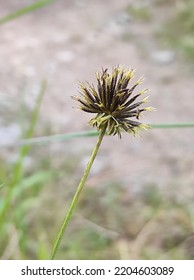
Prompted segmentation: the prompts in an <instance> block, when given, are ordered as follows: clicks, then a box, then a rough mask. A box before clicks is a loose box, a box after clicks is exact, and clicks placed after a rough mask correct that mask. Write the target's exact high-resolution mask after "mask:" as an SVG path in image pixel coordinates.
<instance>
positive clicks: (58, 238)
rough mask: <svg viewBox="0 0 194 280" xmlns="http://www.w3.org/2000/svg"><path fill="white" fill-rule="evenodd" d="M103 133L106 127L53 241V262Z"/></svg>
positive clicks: (100, 139)
mask: <svg viewBox="0 0 194 280" xmlns="http://www.w3.org/2000/svg"><path fill="white" fill-rule="evenodd" d="M105 132H106V126H105V127H104V128H103V129H102V130H101V132H100V134H99V137H98V141H97V143H96V145H95V147H94V149H93V152H92V154H91V157H90V159H89V161H88V164H87V166H86V169H85V171H84V174H83V176H82V178H81V181H80V183H79V185H78V187H77V190H76V193H75V195H74V197H73V199H72V201H71V204H70V207H69V209H68V211H67V214H66V216H65V218H64V220H63V224H62V226H61V228H60V230H59V233H58V235H57V238H56V241H55V244H54V247H53V250H52V253H51V260H53V259H54V258H55V256H56V253H57V250H58V248H59V245H60V243H61V239H62V237H63V235H64V233H65V230H66V228H67V225H68V223H69V221H70V219H71V216H72V212H73V210H74V208H75V206H76V204H77V201H78V198H79V196H80V193H81V191H82V189H83V186H84V183H85V181H86V179H87V177H88V174H89V172H90V169H91V167H92V164H93V162H94V160H95V157H96V155H97V153H98V150H99V147H100V144H101V142H102V139H103V137H104V135H105Z"/></svg>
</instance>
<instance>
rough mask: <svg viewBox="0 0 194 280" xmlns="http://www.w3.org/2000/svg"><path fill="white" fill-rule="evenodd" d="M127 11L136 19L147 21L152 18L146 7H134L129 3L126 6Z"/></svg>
mask: <svg viewBox="0 0 194 280" xmlns="http://www.w3.org/2000/svg"><path fill="white" fill-rule="evenodd" d="M127 13H128V14H129V15H130V16H132V17H133V18H134V19H135V20H138V21H143V22H149V21H150V20H151V19H152V15H151V13H150V10H149V8H147V7H136V6H135V5H129V6H128V7H127Z"/></svg>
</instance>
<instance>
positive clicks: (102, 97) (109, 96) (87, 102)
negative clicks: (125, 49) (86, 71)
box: [73, 66, 154, 137]
mask: <svg viewBox="0 0 194 280" xmlns="http://www.w3.org/2000/svg"><path fill="white" fill-rule="evenodd" d="M134 74H135V71H134V70H133V69H130V70H129V69H124V68H122V67H121V66H117V67H115V68H113V71H112V73H111V74H110V73H109V72H108V69H105V70H102V73H101V74H100V73H96V78H97V89H96V88H95V87H94V86H93V85H90V84H89V83H87V86H85V85H84V84H83V83H80V90H81V92H80V94H81V96H74V97H73V98H74V99H76V100H77V101H78V102H79V103H80V109H81V110H83V111H85V112H88V113H96V114H97V115H96V116H95V117H94V118H92V119H91V120H90V121H89V123H90V124H91V125H93V126H95V127H97V129H98V130H101V129H102V128H103V127H105V126H106V127H107V134H109V135H115V134H118V136H119V137H121V131H122V130H125V131H127V132H129V133H133V134H136V133H137V132H138V131H139V130H141V129H147V128H148V127H149V126H148V125H146V124H142V123H140V122H138V121H135V120H133V119H132V118H136V119H139V117H140V116H141V113H142V112H144V111H152V110H154V108H152V107H147V108H140V106H141V105H142V104H144V103H147V102H148V101H149V100H148V97H145V98H144V99H143V100H141V101H138V102H135V101H136V99H137V98H138V97H139V96H141V95H142V94H144V93H146V92H147V91H148V89H143V90H141V91H140V92H139V93H137V94H136V95H134V96H133V97H132V93H133V91H134V90H135V88H136V87H137V86H138V85H140V84H141V83H142V82H143V78H140V79H139V80H138V81H137V82H136V83H135V84H134V85H133V86H132V87H128V84H129V82H130V80H131V79H132V78H133V77H134Z"/></svg>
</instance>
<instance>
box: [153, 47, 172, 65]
mask: <svg viewBox="0 0 194 280" xmlns="http://www.w3.org/2000/svg"><path fill="white" fill-rule="evenodd" d="M175 58H176V53H175V51H173V50H162V51H155V52H153V53H152V55H151V59H152V60H153V61H154V62H156V63H157V64H159V65H166V64H170V63H172V62H174V61H175Z"/></svg>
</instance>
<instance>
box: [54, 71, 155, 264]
mask: <svg viewBox="0 0 194 280" xmlns="http://www.w3.org/2000/svg"><path fill="white" fill-rule="evenodd" d="M134 74H135V71H134V70H133V69H124V68H122V67H121V66H117V67H115V68H113V70H112V73H109V72H108V69H105V70H102V73H96V79H97V87H96V88H95V87H94V86H93V85H90V84H89V83H87V85H85V84H83V83H80V96H74V97H73V98H74V99H75V100H76V101H77V102H78V103H79V108H80V109H81V110H83V111H85V112H88V113H93V114H96V116H95V117H94V118H92V119H91V120H90V121H89V124H91V125H92V126H94V127H96V128H97V130H98V131H99V138H98V141H97V143H96V145H95V147H94V150H93V152H92V155H91V157H90V159H89V162H88V164H87V167H86V169H85V171H84V174H83V177H82V178H81V181H80V183H79V185H78V187H77V190H76V193H75V195H74V197H73V200H72V202H71V205H70V207H69V209H68V212H67V214H66V216H65V219H64V221H63V224H62V227H61V229H60V231H59V233H58V236H57V239H56V241H55V244H54V247H53V251H52V254H51V259H54V258H55V255H56V252H57V250H58V247H59V244H60V241H61V239H62V236H63V234H64V232H65V229H66V227H67V224H68V222H69V220H70V218H71V215H72V211H73V209H74V207H75V205H76V202H77V200H78V197H79V195H80V193H81V190H82V188H83V186H84V183H85V181H86V179H87V176H88V174H89V171H90V169H91V166H92V164H93V162H94V159H95V157H96V154H97V152H98V149H99V147H100V144H101V142H102V139H103V137H104V135H105V133H107V134H108V135H116V134H117V135H118V136H119V137H120V138H121V133H122V131H127V132H129V133H132V134H137V133H138V132H139V130H142V129H147V128H148V127H149V126H148V125H146V124H142V123H140V122H139V121H137V120H139V118H140V116H141V114H142V113H143V112H145V111H153V110H154V108H152V107H145V108H142V107H141V105H143V104H144V103H147V102H148V97H145V98H144V99H142V100H141V101H136V99H138V97H140V96H141V95H142V94H144V93H146V92H147V91H148V90H147V89H143V90H141V91H139V92H138V93H137V94H135V95H133V92H134V90H135V89H136V87H137V86H138V85H140V84H141V83H142V82H143V78H140V79H138V80H137V81H136V82H135V84H134V85H132V86H128V85H129V82H130V81H131V80H132V78H133V77H134ZM134 118H136V119H137V120H134Z"/></svg>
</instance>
